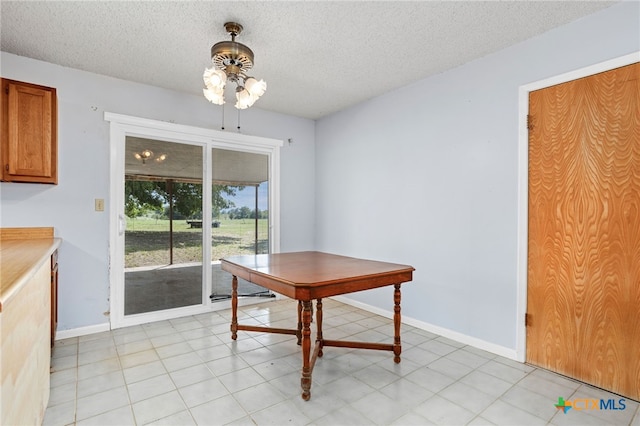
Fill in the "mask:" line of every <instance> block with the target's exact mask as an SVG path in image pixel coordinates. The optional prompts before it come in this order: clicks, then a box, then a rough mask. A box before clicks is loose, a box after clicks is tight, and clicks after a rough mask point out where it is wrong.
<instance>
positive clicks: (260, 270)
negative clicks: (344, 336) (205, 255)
mask: <svg viewBox="0 0 640 426" xmlns="http://www.w3.org/2000/svg"><path fill="white" fill-rule="evenodd" d="M221 265H222V269H223V270H224V271H227V272H229V273H231V274H232V275H233V279H232V291H231V310H232V316H231V338H232V339H233V340H236V339H237V337H238V331H239V330H243V331H257V332H263V333H265V332H266V333H281V334H291V335H295V336H297V338H298V344H299V345H301V346H302V378H301V381H300V383H301V386H302V399H304V400H305V401H308V400H309V398H310V397H311V375H312V372H313V368H314V366H315V363H316V360H317V358H320V357H322V355H323V348H324V347H327V346H334V347H348V348H357V349H376V350H387V351H393V353H394V358H393V359H394V361H395V362H396V363H399V362H400V354H401V352H402V345H401V342H400V323H401V319H400V285H401V284H402V283H404V282H408V281H411V280H412V279H413V271H414V270H415V269H414V268H413V267H412V266H409V265H400V264H396V263H387V262H379V261H374V260H366V259H358V258H354V257H347V256H339V255H335V254H330V253H323V252H317V251H305V252H292V253H276V254H258V255H239V256H230V257H225V258H223V259H221ZM238 278H242V279H244V280H246V281H249V282H251V283H254V284H257V285H260V286H263V287H265V288H267V289H269V290H271V291H274V292H276V293H279V294H282V295H284V296H287V297H290V298H292V299H296V300H297V301H298V326H297V328H295V329H293V328H291V329H283V328H273V327H267V326H255V325H242V324H238ZM389 285H393V286H394V291H393V325H394V337H393V343H389V344H385V343H370V342H360V341H348V340H329V339H325V338H324V336H323V333H322V320H323V319H322V315H323V313H322V299H323V298H326V297H331V296H337V295H341V294H347V293H353V292H357V291H363V290H370V289H374V288H378V287H384V286H389ZM313 300H316V310H315V322H316V327H317V332H316V340H315V346H314V348H313V351H311V321H312V317H313Z"/></svg>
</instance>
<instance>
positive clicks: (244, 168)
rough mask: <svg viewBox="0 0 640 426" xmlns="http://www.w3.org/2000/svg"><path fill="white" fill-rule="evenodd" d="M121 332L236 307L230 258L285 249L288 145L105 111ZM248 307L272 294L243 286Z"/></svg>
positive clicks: (113, 273)
mask: <svg viewBox="0 0 640 426" xmlns="http://www.w3.org/2000/svg"><path fill="white" fill-rule="evenodd" d="M105 119H106V120H107V121H110V122H111V126H110V134H111V152H110V159H111V191H110V194H111V196H110V204H109V211H110V215H111V219H110V229H111V232H110V234H111V237H110V244H109V256H110V283H111V289H110V313H109V316H110V321H111V326H112V327H113V328H118V327H123V326H128V325H134V324H141V323H145V322H150V321H157V320H162V319H170V318H176V317H180V316H184V315H194V314H198V313H205V312H208V311H211V310H216V309H226V308H228V307H229V306H230V302H229V300H228V297H229V294H230V285H231V276H230V274H228V273H225V272H222V271H221V270H220V258H222V257H226V256H232V255H236V254H255V253H268V252H278V251H279V234H278V232H279V231H278V229H279V212H278V205H279V203H278V195H279V191H278V188H279V173H278V170H279V164H280V151H279V149H280V147H281V146H282V141H277V140H273V139H266V138H260V137H256V136H248V135H242V134H237V133H231V132H220V131H216V130H211V129H203V128H197V127H191V126H184V125H178V124H173V123H168V122H160V121H155V120H147V119H142V118H138V117H130V116H124V115H118V114H111V113H105ZM239 290H240V293H241V295H242V296H246V297H245V298H244V299H243V301H241V302H240V303H241V304H246V303H252V302H253V301H257V300H259V299H257V297H271V295H270V294H269V293H268V292H266V291H265V290H264V289H263V288H260V287H257V286H254V285H251V284H249V283H244V282H242V283H240V288H239Z"/></svg>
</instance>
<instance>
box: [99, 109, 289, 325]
mask: <svg viewBox="0 0 640 426" xmlns="http://www.w3.org/2000/svg"><path fill="white" fill-rule="evenodd" d="M104 120H105V121H108V122H109V163H110V168H109V170H110V179H109V181H110V189H109V286H110V290H109V293H110V301H109V305H110V306H109V308H110V312H109V323H110V327H111V329H115V328H120V327H126V326H130V325H137V324H142V323H147V322H151V321H159V320H165V319H171V318H178V317H183V316H187V315H195V314H199V313H206V312H211V311H216V310H220V309H227V308H229V307H230V302H228V303H225V302H220V303H206V299H208V297H207V295H206V294H203V303H202V304H201V305H193V306H186V307H181V308H174V309H167V310H163V311H156V312H149V313H144V314H133V315H127V316H125V315H124V282H123V280H124V276H122V277H121V276H120V275H121V273H122V272H123V271H124V256H123V255H119V254H118V253H119V250H123V251H124V247H123V241H121V240H123V237H122V236H120V235H119V234H120V227H121V226H122V224H121V223H120V222H121V220H120V215H122V217H124V200H123V199H122V198H123V197H122V196H121V195H122V189H121V188H122V187H123V185H124V147H125V139H126V137H127V136H136V137H142V138H158V139H161V140H166V141H176V142H179V141H182V142H183V143H189V144H193V145H199V146H202V147H203V150H204V151H203V152H204V153H207V152H208V151H209V150H210V149H211V148H212V147H215V148H221V149H230V150H234V151H242V152H253V153H259V154H265V155H267V156H268V157H269V250H270V252H272V253H278V252H279V251H280V207H279V206H280V148H281V147H282V146H283V145H284V142H283V141H282V140H278V139H270V138H264V137H259V136H250V135H245V134H240V133H230V132H223V131H219V130H213V129H205V128H201V127H194V126H187V125H182V124H175V123H169V122H165V121H157V120H151V119H146V118H140V117H134V116H128V115H122V114H115V113H111V112H105V113H104ZM207 158H208V157H207V156H206V155H205V158H203V171H204V173H206V174H207V175H209V174H210V173H211V170H210V169H209V168H208V167H210V165H209V161H210V160H208V159H207ZM209 187H210V185H209ZM205 190H206V188H205ZM203 214H204V215H205V216H206V215H210V214H211V207H210V206H206V205H205V206H204V208H203ZM122 232H124V228H122ZM209 232H210V231H209ZM205 237H206V235H205ZM205 249H206V247H205ZM203 251H204V256H205V257H204V258H210V257H211V255H210V250H203ZM207 253H209V254H208V255H207ZM207 270H208V269H207V268H205V273H207V272H206V271H207ZM210 275H211V273H210V271H209V272H208V275H207V276H209V277H210ZM250 303H255V301H253V300H250V299H247V300H242V301H241V303H240V305H245V304H250Z"/></svg>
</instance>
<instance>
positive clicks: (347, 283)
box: [221, 251, 415, 300]
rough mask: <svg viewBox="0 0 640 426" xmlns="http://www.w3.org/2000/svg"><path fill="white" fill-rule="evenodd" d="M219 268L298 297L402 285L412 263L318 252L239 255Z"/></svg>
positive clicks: (411, 272) (225, 260) (229, 258)
mask: <svg viewBox="0 0 640 426" xmlns="http://www.w3.org/2000/svg"><path fill="white" fill-rule="evenodd" d="M221 264H222V269H223V270H225V271H227V272H230V273H232V274H233V275H236V276H238V277H240V278H243V279H245V280H247V281H250V282H252V283H254V284H258V285H262V286H264V287H266V288H268V289H270V290H273V291H276V292H278V293H281V294H284V295H285V296H289V297H293V298H296V299H299V300H307V299H315V298H319V297H328V296H335V295H338V294H345V293H351V292H354V291H360V290H366V289H371V288H376V287H382V286H386V285H391V284H401V283H403V282H407V281H411V280H412V278H413V271H414V270H415V269H414V268H413V267H412V266H409V265H401V264H396V263H388V262H379V261H374V260H366V259H358V258H354V257H347V256H339V255H335V254H329V253H322V252H317V251H305V252H293V253H277V254H259V255H241V256H230V257H226V258H224V259H222V261H221Z"/></svg>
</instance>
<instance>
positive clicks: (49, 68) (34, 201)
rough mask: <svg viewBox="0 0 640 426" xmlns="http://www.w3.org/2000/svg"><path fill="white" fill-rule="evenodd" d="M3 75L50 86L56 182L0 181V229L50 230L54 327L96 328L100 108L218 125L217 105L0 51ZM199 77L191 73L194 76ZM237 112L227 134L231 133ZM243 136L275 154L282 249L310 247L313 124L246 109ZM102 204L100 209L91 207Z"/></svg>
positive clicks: (105, 132)
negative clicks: (55, 279)
mask: <svg viewBox="0 0 640 426" xmlns="http://www.w3.org/2000/svg"><path fill="white" fill-rule="evenodd" d="M0 55H1V56H0V59H1V62H0V66H1V68H0V72H1V74H2V76H3V77H5V78H10V79H14V80H21V81H27V82H31V83H35V84H41V85H44V86H51V87H55V88H57V91H58V126H59V130H58V149H59V162H58V166H59V184H58V185H57V186H52V185H40V184H21V183H0V202H1V205H0V226H2V227H23V226H24V227H28V226H53V227H54V228H55V233H56V236H59V237H61V238H62V239H63V244H62V246H61V248H60V252H59V262H60V271H59V273H60V283H59V286H60V287H59V310H58V313H59V322H58V330H70V329H75V328H80V327H87V326H91V325H96V324H103V323H105V322H107V321H108V318H107V317H106V316H105V313H106V312H108V311H109V269H108V268H109V263H108V253H109V218H108V213H107V212H108V211H109V202H110V200H109V123H107V122H105V121H104V119H103V117H104V112H105V111H109V112H112V113H118V114H127V115H133V116H138V117H144V118H150V119H156V120H164V121H170V122H175V123H178V124H186V125H192V126H199V127H204V128H214V129H218V130H219V129H220V117H221V114H220V109H219V108H220V107H219V106H217V105H212V104H210V103H209V102H207V101H206V99H204V98H203V97H202V96H194V95H186V94H183V93H178V92H174V91H169V90H165V89H160V88H157V87H152V86H147V85H143V84H137V83H132V82H128V81H123V80H117V79H113V78H109V77H104V76H100V75H97V74H91V73H87V72H83V71H79V70H74V69H70V68H64V67H60V66H57V65H53V64H49V63H45V62H41V61H35V60H32V59H28V58H24V57H19V56H15V55H12V54H8V53H6V52H2V53H0ZM199 78H200V76H194V79H199ZM229 116H231V117H232V120H235V117H236V115H235V114H227V120H228V121H227V123H226V127H227V129H232V130H234V131H235V129H236V123H235V121H233V122H231V123H230V122H229V120H230V119H229ZM241 124H242V129H241V130H242V133H245V134H251V135H256V136H263V137H269V138H274V139H281V140H285V141H287V139H289V138H292V139H293V143H292V144H289V143H287V142H285V144H284V146H283V147H282V149H281V165H282V168H281V250H283V251H291V250H308V249H313V247H314V226H315V225H314V223H315V220H314V219H315V218H314V214H315V210H314V196H315V195H314V173H315V171H314V159H313V158H314V126H315V124H314V122H313V121H312V120H307V119H301V118H296V117H291V116H286V115H282V114H276V113H272V112H267V111H262V110H260V109H259V108H256V107H253V108H251V109H249V110H246V111H243V112H242V116H241ZM95 198H104V199H105V202H106V206H105V212H96V211H94V199H95Z"/></svg>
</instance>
